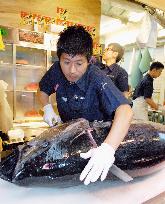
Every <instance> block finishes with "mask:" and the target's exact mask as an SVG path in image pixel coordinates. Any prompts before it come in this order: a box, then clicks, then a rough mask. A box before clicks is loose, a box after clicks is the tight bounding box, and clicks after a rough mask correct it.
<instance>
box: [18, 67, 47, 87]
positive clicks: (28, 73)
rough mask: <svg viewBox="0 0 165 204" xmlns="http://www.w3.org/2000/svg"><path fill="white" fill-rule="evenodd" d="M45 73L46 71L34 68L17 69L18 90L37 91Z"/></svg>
mask: <svg viewBox="0 0 165 204" xmlns="http://www.w3.org/2000/svg"><path fill="white" fill-rule="evenodd" d="M44 73H45V69H39V68H34V67H33V66H27V67H25V66H17V67H16V90H21V91H23V90H26V91H36V90H37V88H38V82H39V81H40V79H41V78H42V76H43V75H44Z"/></svg>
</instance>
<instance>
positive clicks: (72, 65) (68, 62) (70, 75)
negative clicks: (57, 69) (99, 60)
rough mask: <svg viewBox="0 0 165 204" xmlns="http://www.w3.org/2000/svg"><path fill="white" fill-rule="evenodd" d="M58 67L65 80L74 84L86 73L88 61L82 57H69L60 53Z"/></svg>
mask: <svg viewBox="0 0 165 204" xmlns="http://www.w3.org/2000/svg"><path fill="white" fill-rule="evenodd" d="M60 65H61V69H62V72H63V74H64V75H65V77H66V79H67V80H68V81H70V82H76V81H78V80H79V79H80V78H81V77H82V76H83V75H84V73H85V72H86V70H87V67H88V61H87V58H86V57H85V56H83V55H76V56H74V57H72V56H71V55H68V54H66V53H62V55H61V57H60Z"/></svg>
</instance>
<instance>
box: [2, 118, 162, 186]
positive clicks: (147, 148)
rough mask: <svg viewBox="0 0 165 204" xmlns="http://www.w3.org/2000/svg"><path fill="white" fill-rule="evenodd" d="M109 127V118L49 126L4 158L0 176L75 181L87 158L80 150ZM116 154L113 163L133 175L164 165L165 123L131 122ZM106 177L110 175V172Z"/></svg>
mask: <svg viewBox="0 0 165 204" xmlns="http://www.w3.org/2000/svg"><path fill="white" fill-rule="evenodd" d="M110 127H111V123H110V122H93V123H89V122H88V121H87V120H85V119H78V120H75V121H71V122H69V123H64V124H62V125H59V126H56V127H53V128H50V129H48V130H46V131H44V132H43V133H42V134H41V135H40V136H38V137H36V138H35V139H33V140H31V141H30V142H28V143H26V144H24V145H22V146H19V148H18V149H16V150H14V151H13V152H12V153H11V154H10V155H9V156H8V157H7V158H5V159H3V160H2V162H1V163H0V178H2V179H5V180H7V181H10V182H12V183H15V184H18V185H32V184H33V185H56V186H59V187H66V186H71V185H77V184H79V183H80V181H79V175H80V173H81V172H82V170H83V169H84V167H85V165H86V164H87V162H88V161H87V160H84V159H82V158H81V157H80V153H81V152H86V151H88V150H89V149H90V148H92V147H94V146H95V145H96V144H97V145H100V144H101V143H102V142H103V141H104V139H105V138H106V136H107V134H108V132H109V129H110ZM89 132H91V134H92V136H91V134H90V133H89ZM115 158H116V160H115V165H116V166H118V167H119V168H120V169H122V170H124V171H125V172H127V173H129V174H130V175H131V176H133V177H136V176H143V175H145V174H149V173H152V172H155V171H158V170H160V169H161V168H164V167H165V126H164V125H161V124H157V123H152V122H148V123H140V122H139V123H138V122H135V123H132V124H131V126H130V128H129V132H128V135H127V136H126V137H125V139H124V141H123V142H122V143H121V145H120V146H119V148H118V150H117V151H116V154H115ZM107 178H112V174H111V172H110V173H109V175H108V177H107Z"/></svg>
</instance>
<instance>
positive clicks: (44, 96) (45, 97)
mask: <svg viewBox="0 0 165 204" xmlns="http://www.w3.org/2000/svg"><path fill="white" fill-rule="evenodd" d="M37 96H38V98H39V101H40V103H41V104H42V107H44V106H45V105H47V104H48V103H49V96H48V95H47V94H46V93H45V92H43V91H40V89H38V91H37Z"/></svg>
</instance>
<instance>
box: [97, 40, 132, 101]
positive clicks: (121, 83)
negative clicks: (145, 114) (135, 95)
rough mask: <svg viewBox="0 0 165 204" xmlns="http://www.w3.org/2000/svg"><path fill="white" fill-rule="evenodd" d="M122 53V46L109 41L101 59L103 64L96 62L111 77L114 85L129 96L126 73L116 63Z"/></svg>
mask: <svg viewBox="0 0 165 204" xmlns="http://www.w3.org/2000/svg"><path fill="white" fill-rule="evenodd" d="M123 55H124V48H123V47H122V46H121V45H120V44H118V43H111V44H109V45H108V47H107V48H106V49H105V50H104V52H103V56H102V59H103V60H104V61H105V63H106V64H105V65H104V66H103V64H102V63H100V64H99V63H98V64H97V63H96V65H98V66H99V67H100V69H102V70H103V71H104V72H105V73H106V75H107V76H109V77H110V78H111V80H112V81H113V82H114V84H115V85H116V87H117V88H118V89H119V90H120V91H121V92H122V93H123V95H124V96H125V97H126V98H128V97H129V86H128V74H127V72H126V71H125V69H123V68H122V67H121V66H119V65H118V64H117V63H118V62H120V60H121V59H122V57H123Z"/></svg>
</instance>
